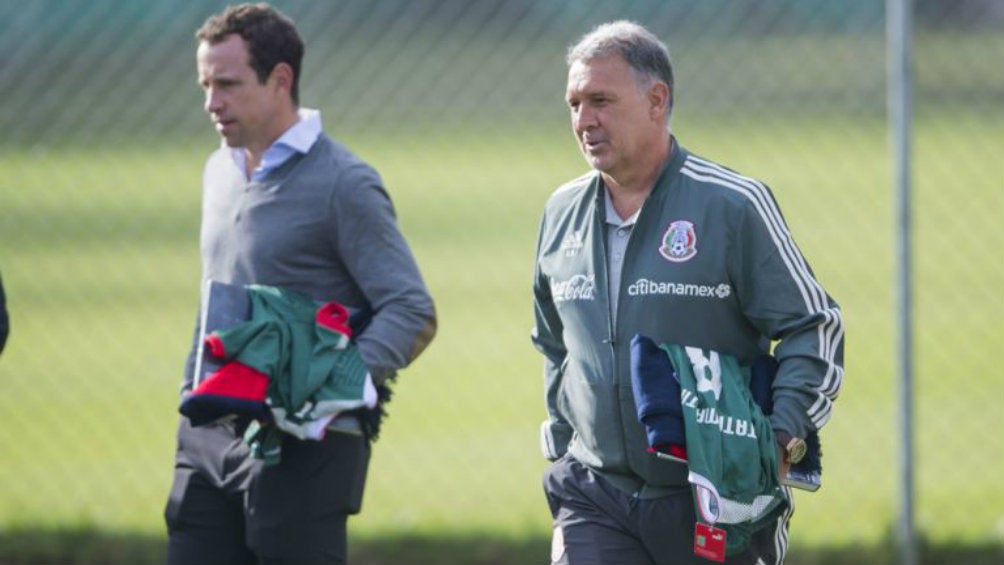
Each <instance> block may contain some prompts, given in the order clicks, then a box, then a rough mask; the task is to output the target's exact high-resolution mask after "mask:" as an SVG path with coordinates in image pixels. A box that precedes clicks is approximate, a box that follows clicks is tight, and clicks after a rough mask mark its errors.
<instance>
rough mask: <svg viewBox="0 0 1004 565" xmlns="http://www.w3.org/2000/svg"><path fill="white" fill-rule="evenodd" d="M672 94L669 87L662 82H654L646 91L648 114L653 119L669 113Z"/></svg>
mask: <svg viewBox="0 0 1004 565" xmlns="http://www.w3.org/2000/svg"><path fill="white" fill-rule="evenodd" d="M672 96H673V93H672V92H671V91H670V90H669V86H667V85H666V83H664V82H662V81H655V82H654V83H653V84H652V86H651V87H650V88H649V89H648V101H649V104H650V112H651V115H652V117H653V118H656V117H660V118H661V117H663V116H665V115H666V113H667V112H669V106H670V100H671V99H672Z"/></svg>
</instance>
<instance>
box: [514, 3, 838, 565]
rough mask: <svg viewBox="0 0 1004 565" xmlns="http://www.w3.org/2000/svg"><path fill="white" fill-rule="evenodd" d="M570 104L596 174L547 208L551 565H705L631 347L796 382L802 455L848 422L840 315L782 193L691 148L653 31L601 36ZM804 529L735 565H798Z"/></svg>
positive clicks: (794, 404)
mask: <svg viewBox="0 0 1004 565" xmlns="http://www.w3.org/2000/svg"><path fill="white" fill-rule="evenodd" d="M568 65H569V71H568V85H567V91H566V101H567V103H568V107H569V109H570V112H571V122H572V130H573V132H574V134H575V138H576V141H577V142H578V144H579V149H580V150H581V151H582V154H583V156H584V157H585V158H586V161H587V162H588V163H589V165H590V166H591V167H592V168H593V169H594V170H593V171H591V172H589V173H587V174H585V175H583V176H581V177H579V178H577V179H575V180H573V181H571V182H568V183H566V184H565V185H563V186H562V187H560V188H559V189H558V190H557V191H555V193H554V194H553V195H552V196H551V198H550V199H549V201H548V202H547V204H546V207H545V210H544V214H543V219H542V222H541V227H540V234H539V239H538V244H537V245H538V246H537V258H536V269H535V275H534V283H533V285H534V286H533V288H534V308H535V328H534V331H533V342H534V345H535V346H536V347H537V349H538V350H539V351H540V352H541V353H542V354H543V355H544V377H545V378H544V383H545V398H546V406H547V415H548V418H547V420H546V421H545V422H544V424H543V426H542V429H541V432H542V433H541V436H542V437H541V440H542V448H543V451H544V454H545V456H546V457H547V458H548V459H549V460H551V461H553V464H552V465H551V467H550V468H549V469H548V471H547V472H546V474H545V478H544V487H545V492H546V495H547V499H548V503H549V505H550V508H551V512H552V515H553V517H554V534H553V544H552V556H551V559H552V561H553V562H554V563H561V564H564V563H570V564H572V565H585V564H590V565H599V564H610V563H617V564H618V565H636V564H637V565H641V564H645V565H651V564H664V563H665V564H670V563H672V564H681V563H691V562H694V563H698V562H701V558H698V557H696V556H695V523H696V516H695V509H694V500H693V497H692V494H691V488H690V486H689V484H688V480H687V471H688V470H687V466H686V464H684V463H680V462H676V461H671V460H666V459H661V458H658V457H656V456H654V455H653V454H651V453H649V452H648V450H647V446H648V445H647V441H646V436H645V431H644V428H643V427H642V426H641V424H640V423H639V422H638V420H637V418H636V415H635V404H634V400H633V393H632V390H631V376H630V363H629V345H630V341H631V338H632V336H634V335H636V334H639V333H640V334H645V335H647V336H649V337H650V338H651V339H652V340H654V341H655V342H656V343H666V344H678V345H681V346H689V347H698V348H702V349H706V350H713V351H717V352H720V353H723V354H728V355H731V356H734V357H735V358H736V359H738V360H739V361H740V363H743V364H748V363H751V362H752V361H753V360H754V359H755V358H756V357H757V356H759V355H762V354H764V353H768V352H773V354H774V355H775V356H776V357H777V359H778V361H779V364H780V365H779V370H778V373H777V376H776V379H775V381H774V388H773V406H774V409H773V413H772V414H771V416H770V425H771V428H773V431H774V434H775V436H776V437H777V443H778V449H779V453H780V454H781V459H780V461H781V465H780V467H781V469H780V471H781V475H782V476H784V473H785V466H786V460H787V456H788V453H789V450H792V452H793V453H794V452H796V451H797V448H798V447H800V446H801V445H802V444H801V440H802V439H803V438H805V437H806V435H807V434H808V433H809V432H812V431H815V430H818V429H819V428H821V427H822V426H823V425H824V424H826V422H827V421H828V420H829V418H830V411H831V408H832V403H833V401H834V399H835V398H836V397H837V394H838V392H839V390H840V385H841V380H842V376H843V367H842V364H843V333H844V330H843V325H842V320H841V313H840V309H839V307H838V306H837V304H836V303H835V302H834V301H833V300H832V299H831V298H830V297H829V295H828V294H827V293H826V291H825V290H824V289H823V288H822V287H821V286H820V284H819V282H817V280H816V278H815V276H814V275H813V272H812V270H811V269H810V268H809V266H808V264H807V262H806V260H805V259H804V257H803V256H802V254H801V252H800V251H799V249H798V247H797V246H796V245H795V243H794V241H793V239H792V235H791V233H790V231H789V229H788V227H787V225H786V224H785V221H784V219H783V217H782V215H781V212H780V210H779V209H778V206H777V203H776V202H775V200H774V198H773V196H772V194H771V192H770V191H769V189H768V188H767V187H766V186H765V185H763V184H762V183H760V182H759V181H757V180H755V179H752V178H749V177H745V176H742V175H740V174H738V173H736V172H734V171H731V170H729V169H727V168H725V167H722V166H721V165H718V164H716V163H714V162H711V161H709V160H707V159H704V158H701V157H699V156H697V155H695V154H692V153H690V152H689V151H687V150H686V149H684V148H683V147H682V146H681V145H680V144H679V142H678V140H677V139H676V138H675V137H674V136H673V135H672V133H671V132H670V131H669V127H668V124H669V116H670V113H671V110H672V105H673V94H674V86H673V74H672V67H671V65H670V60H669V52H668V50H667V48H666V46H665V45H664V44H663V43H662V42H661V41H659V40H658V39H657V38H656V37H655V36H653V35H652V34H651V33H650V32H648V31H647V30H645V29H644V28H643V27H641V26H639V25H637V24H634V23H631V22H623V21H622V22H614V23H611V24H604V25H602V26H599V27H597V28H596V29H594V30H593V31H592V32H590V33H589V34H587V35H586V36H585V37H584V38H583V39H582V40H581V41H580V42H579V43H578V44H577V45H575V46H573V47H572V48H571V49H570V51H569V54H568ZM788 517H789V514H785V515H783V516H781V518H780V519H778V520H777V522H776V524H773V525H772V526H770V527H767V528H764V529H763V530H761V531H759V532H758V533H757V534H756V535H754V537H753V539H752V542H751V544H750V546H749V549H748V550H747V551H746V552H745V553H743V554H740V555H736V556H729V558H728V559H727V562H728V563H751V564H752V563H757V562H763V563H780V562H781V561H782V560H783V558H784V554H785V550H786V548H787V534H788Z"/></svg>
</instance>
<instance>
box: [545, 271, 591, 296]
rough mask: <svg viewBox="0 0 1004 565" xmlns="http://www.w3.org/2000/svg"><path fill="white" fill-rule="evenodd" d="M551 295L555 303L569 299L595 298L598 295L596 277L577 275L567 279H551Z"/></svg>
mask: <svg viewBox="0 0 1004 565" xmlns="http://www.w3.org/2000/svg"><path fill="white" fill-rule="evenodd" d="M551 297H552V298H553V299H554V302H555V303H558V302H565V301H568V300H594V299H595V297H596V277H595V276H594V275H575V276H574V277H572V278H570V279H568V280H566V281H556V280H554V279H551Z"/></svg>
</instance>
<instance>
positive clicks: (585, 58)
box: [565, 20, 676, 117]
mask: <svg viewBox="0 0 1004 565" xmlns="http://www.w3.org/2000/svg"><path fill="white" fill-rule="evenodd" d="M611 55H617V56H620V57H621V58H622V59H624V61H625V62H626V63H627V64H628V66H630V67H631V68H632V69H634V70H635V72H636V73H637V75H638V78H639V83H640V84H642V85H643V86H645V87H648V86H650V85H651V84H652V83H654V82H656V81H660V82H663V83H665V84H666V86H668V87H669V95H670V98H669V108H668V110H667V112H666V114H667V117H668V115H669V114H670V113H672V111H673V101H674V99H675V98H676V90H675V88H674V87H673V65H672V63H671V62H670V58H669V48H667V47H666V44H665V43H663V42H662V41H659V38H658V37H656V36H655V35H654V34H652V32H650V31H648V30H647V29H645V28H644V27H642V26H641V25H639V24H636V23H635V22H631V21H627V20H619V21H616V22H610V23H605V24H601V25H599V26H596V27H595V28H593V30H592V31H590V32H589V33H587V34H586V35H584V36H583V37H582V39H580V40H579V42H578V43H576V44H575V45H573V46H571V47H570V48H569V49H568V55H567V57H566V59H565V60H566V62H567V63H568V66H571V65H572V64H573V63H576V62H579V61H581V62H589V61H591V60H593V59H599V58H603V57H609V56H611Z"/></svg>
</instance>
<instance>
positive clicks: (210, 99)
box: [202, 88, 223, 114]
mask: <svg viewBox="0 0 1004 565" xmlns="http://www.w3.org/2000/svg"><path fill="white" fill-rule="evenodd" d="M222 106H223V105H222V104H221V102H220V96H219V93H218V92H217V91H216V89H213V88H207V89H206V100H205V102H204V103H203V106H202V107H203V109H204V110H205V111H206V112H207V113H209V114H213V113H215V112H216V111H218V110H219V109H220V108H221V107H222Z"/></svg>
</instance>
